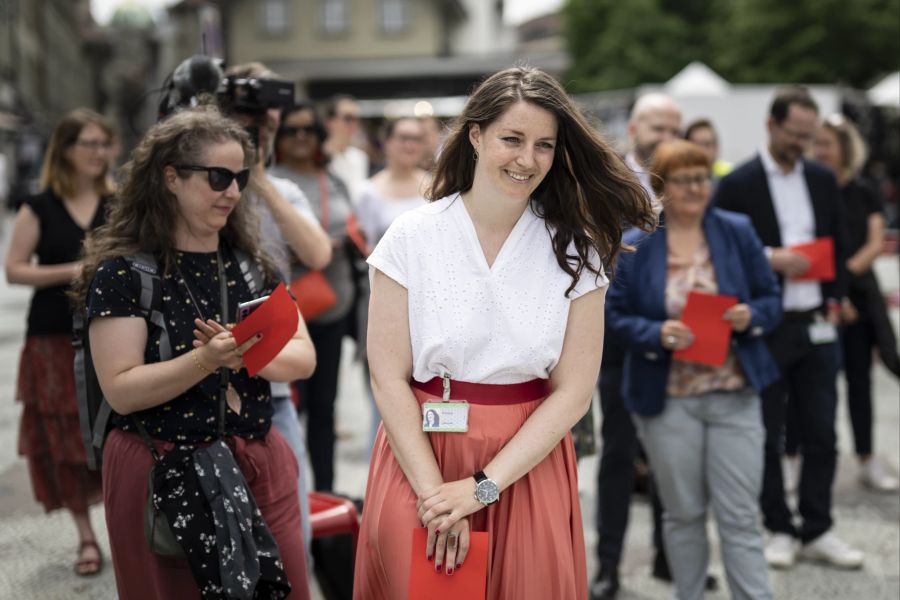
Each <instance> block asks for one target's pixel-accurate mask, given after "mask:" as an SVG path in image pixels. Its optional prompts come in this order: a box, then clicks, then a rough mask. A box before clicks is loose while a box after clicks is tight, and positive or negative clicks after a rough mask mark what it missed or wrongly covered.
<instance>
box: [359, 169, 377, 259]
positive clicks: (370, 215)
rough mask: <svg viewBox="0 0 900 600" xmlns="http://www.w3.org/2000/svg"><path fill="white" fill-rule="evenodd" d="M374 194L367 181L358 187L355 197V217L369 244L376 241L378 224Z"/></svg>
mask: <svg viewBox="0 0 900 600" xmlns="http://www.w3.org/2000/svg"><path fill="white" fill-rule="evenodd" d="M375 202H376V199H375V194H374V190H373V189H372V184H371V182H369V181H368V180H366V181H364V182H363V183H361V184H360V186H359V193H358V194H357V197H356V217H357V220H358V221H359V226H360V227H361V228H362V230H363V233H364V234H365V236H366V239H367V240H368V241H369V243H372V242H373V241H375V240H377V239H378V223H377V220H376V219H377V215H376V210H375Z"/></svg>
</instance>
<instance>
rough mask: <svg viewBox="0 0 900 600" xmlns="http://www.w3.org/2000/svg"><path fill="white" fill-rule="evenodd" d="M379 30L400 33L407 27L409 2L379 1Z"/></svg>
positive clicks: (397, 0) (401, 0)
mask: <svg viewBox="0 0 900 600" xmlns="http://www.w3.org/2000/svg"><path fill="white" fill-rule="evenodd" d="M380 11H381V19H380V20H381V30H382V31H383V32H384V33H400V32H401V31H405V30H406V28H407V27H409V0H381V2H380Z"/></svg>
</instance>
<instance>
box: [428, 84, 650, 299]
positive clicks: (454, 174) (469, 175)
mask: <svg viewBox="0 0 900 600" xmlns="http://www.w3.org/2000/svg"><path fill="white" fill-rule="evenodd" d="M516 102H529V103H531V104H533V105H535V106H538V107H540V108H543V109H545V110H547V111H549V112H550V113H552V114H553V115H554V116H555V117H556V122H557V128H558V129H557V139H556V152H555V155H554V157H553V165H552V166H551V167H550V171H549V172H548V173H547V176H546V177H544V180H543V181H542V182H541V183H540V185H539V186H538V187H537V189H536V190H535V191H534V194H533V195H532V201H533V203H534V204H536V210H537V212H538V214H539V215H540V216H541V217H543V218H544V220H545V221H546V223H547V226H548V229H549V230H550V231H552V232H553V237H552V240H553V250H554V252H555V253H556V260H557V262H558V263H559V266H560V268H561V269H562V270H563V271H565V272H566V273H568V274H569V275H571V276H572V285H570V286H569V289H568V290H566V295H568V294H569V292H571V291H572V289H574V287H575V284H576V283H577V281H578V279H579V278H580V277H581V275H582V273H583V272H584V270H585V268H587V270H588V271H589V272H591V273H593V274H594V275H595V276H596V275H599V269H597V268H596V267H594V266H593V265H591V263H590V262H589V260H588V257H589V252H590V250H591V249H594V250H595V251H596V252H597V254H598V255H599V256H600V258H601V260H602V262H603V265H604V268H605V269H606V270H607V271H608V272H612V270H613V268H614V266H615V261H616V257H617V256H618V253H619V251H621V250H622V249H626V250H630V248H628V247H627V246H623V245H622V232H623V230H624V229H627V228H628V227H639V228H641V229H644V230H645V231H651V230H652V229H653V228H654V227H656V224H657V218H656V215H655V213H654V211H653V208H652V205H651V202H650V197H649V196H648V194H647V192H646V191H645V190H644V188H643V187H642V186H641V184H640V182H639V181H638V179H637V177H636V176H635V174H634V173H633V172H632V171H631V169H629V168H628V167H627V166H626V165H625V163H624V162H623V161H622V159H621V158H619V156H618V155H617V154H616V153H615V152H614V151H613V149H612V147H611V146H610V145H609V144H608V143H607V142H606V141H605V140H604V138H603V136H602V135H601V134H600V133H599V132H598V131H597V130H596V129H595V128H594V127H592V126H591V124H590V123H589V122H588V119H587V117H586V116H585V115H584V113H583V112H582V111H581V109H580V108H579V107H578V106H577V105H576V104H575V103H574V102H573V101H572V99H571V98H570V97H569V96H568V94H566V92H565V90H563V88H562V86H560V85H559V83H558V82H557V81H556V80H555V79H554V78H553V77H551V76H549V75H547V74H546V73H544V72H543V71H541V70H540V69H536V68H532V67H513V68H510V69H506V70H503V71H500V72H498V73H495V74H494V75H491V76H490V77H488V78H487V79H486V80H485V81H484V82H483V83H481V85H479V86H478V88H477V89H476V90H475V91H474V92H473V93H472V95H471V96H470V97H469V100H468V101H467V102H466V106H465V108H464V109H463V111H462V114H461V115H460V116H459V118H458V119H457V121H456V123H455V124H454V126H453V128H452V130H451V132H450V135H449V137H448V138H447V140H446V143H445V145H444V148H443V150H442V151H441V155H440V157H439V158H438V161H437V165H436V166H435V172H434V180H433V182H432V185H431V189H430V190H429V192H428V197H429V199H431V200H432V201H434V200H438V199H440V198H444V197H446V196H450V195H452V194H456V193H464V192H467V191H469V190H470V189H471V188H472V181H473V179H474V175H475V157H474V156H473V148H472V145H471V143H470V142H469V128H470V127H471V126H472V125H475V124H477V125H478V126H479V127H480V128H481V130H482V131H483V130H484V129H485V128H486V127H488V126H489V125H490V124H491V123H493V122H494V121H495V120H496V119H497V118H498V117H500V115H502V114H503V113H504V112H505V111H506V110H507V109H509V107H511V106H512V105H513V104H515V103H516ZM573 241H574V244H575V250H576V252H577V256H571V255H567V253H566V250H567V249H568V247H569V244H570V243H571V242H573Z"/></svg>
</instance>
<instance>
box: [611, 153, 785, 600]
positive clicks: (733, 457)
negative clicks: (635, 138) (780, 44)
mask: <svg viewBox="0 0 900 600" xmlns="http://www.w3.org/2000/svg"><path fill="white" fill-rule="evenodd" d="M651 172H652V173H654V175H656V178H655V181H654V182H653V187H654V191H655V192H656V193H657V195H658V196H659V197H660V198H662V199H663V213H662V215H661V219H660V222H661V227H660V228H659V229H657V230H656V231H655V232H653V233H650V234H646V233H643V232H638V231H631V232H629V233H628V234H626V236H625V242H626V243H629V244H633V245H635V246H636V248H637V249H636V251H635V252H634V253H630V254H624V255H622V256H621V258H620V262H619V265H618V267H617V269H616V280H615V283H614V285H613V286H612V287H611V289H610V291H609V297H608V300H607V304H608V307H607V315H608V319H609V324H608V326H609V328H610V330H611V331H612V332H613V333H614V335H616V336H617V337H619V338H621V339H623V340H626V342H627V344H628V351H627V354H626V358H625V368H624V369H625V370H624V379H623V390H622V393H623V396H624V398H625V404H626V406H627V407H628V408H629V410H631V411H632V412H633V413H634V418H635V423H636V426H637V430H638V435H639V437H640V438H641V441H642V443H643V444H644V448H645V449H646V451H647V454H648V456H649V458H650V464H651V466H652V468H653V471H654V474H655V479H656V482H657V485H658V487H659V493H660V497H661V498H662V503H663V506H664V507H665V516H664V523H665V527H664V530H665V544H666V550H667V553H668V555H669V559H670V561H671V567H672V575H673V579H674V582H675V587H676V592H677V596H676V597H677V598H678V599H679V600H694V599H700V598H702V597H703V588H704V583H705V579H706V569H707V563H708V558H709V557H708V554H709V552H708V543H707V538H706V525H705V522H706V510H707V506H708V505H710V504H711V505H712V510H713V513H714V515H715V517H716V522H717V525H718V529H719V536H720V538H721V543H722V561H723V563H724V565H725V571H726V574H727V577H728V585H729V587H730V589H731V595H732V597H733V598H738V599H743V598H748V599H749V598H753V599H757V600H758V599H760V598H771V596H772V593H771V589H770V586H769V581H768V573H767V568H766V562H765V559H764V558H763V544H762V536H761V534H760V531H759V529H758V527H757V514H758V503H757V498H758V496H759V493H760V489H761V485H762V473H763V442H764V439H765V434H764V430H763V425H762V417H761V412H760V405H759V392H760V391H761V390H762V389H763V388H764V387H766V386H767V385H768V384H770V383H771V382H773V381H775V380H776V378H777V377H778V372H777V367H776V365H775V362H774V360H773V359H772V357H771V356H770V355H769V352H768V350H767V348H766V345H765V343H764V341H763V339H764V337H763V336H764V335H765V334H766V333H768V332H769V331H770V330H771V329H772V328H774V327H775V325H776V324H777V323H778V321H779V319H780V318H781V297H780V292H779V288H778V283H777V281H776V279H775V276H774V274H773V273H772V271H771V269H770V268H769V264H768V261H767V260H766V256H765V253H764V251H763V247H762V244H761V243H760V241H759V239H758V238H757V237H756V234H755V233H754V231H753V228H752V226H751V224H750V221H749V220H748V219H747V218H746V217H744V216H743V215H738V214H735V213H730V212H726V211H722V210H719V209H715V208H711V207H709V199H710V180H711V166H710V164H709V159H708V158H707V156H706V154H705V153H704V152H703V150H702V149H701V148H700V147H699V146H696V145H695V144H692V143H690V142H686V141H683V140H675V141H672V142H666V143H664V144H661V145H660V146H659V147H658V148H657V150H656V152H655V153H654V158H653V164H652V167H651ZM692 290H693V291H697V292H705V293H712V294H724V295H731V296H735V297H737V298H738V303H737V304H736V305H735V306H732V307H731V308H730V309H728V311H727V312H725V314H724V316H723V318H724V319H725V320H726V321H729V322H730V324H731V328H732V330H733V331H732V341H731V346H730V348H729V350H728V355H727V358H726V360H725V362H724V364H723V365H721V366H710V365H705V364H700V363H694V362H688V361H684V360H679V359H675V358H673V352H675V351H677V350H681V349H685V348H688V347H689V346H690V345H691V344H692V343H693V341H694V337H695V334H696V332H693V331H691V329H690V328H689V327H688V326H687V325H686V324H685V323H683V322H682V321H681V320H680V318H681V313H682V311H683V310H684V306H685V303H686V300H687V295H688V292H690V291H692Z"/></svg>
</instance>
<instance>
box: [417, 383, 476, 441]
mask: <svg viewBox="0 0 900 600" xmlns="http://www.w3.org/2000/svg"><path fill="white" fill-rule="evenodd" d="M442 379H443V382H444V393H443V400H442V401H441V402H426V403H424V404H423V405H422V431H429V432H437V433H465V432H466V431H468V430H469V403H468V402H466V401H465V400H450V375H449V374H448V373H444V375H443V377H442Z"/></svg>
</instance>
